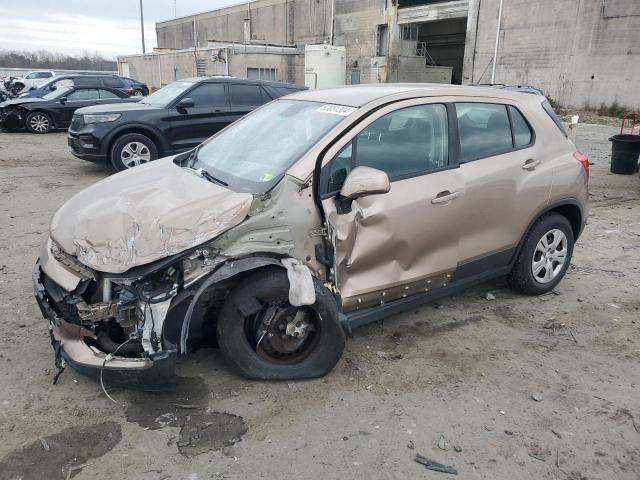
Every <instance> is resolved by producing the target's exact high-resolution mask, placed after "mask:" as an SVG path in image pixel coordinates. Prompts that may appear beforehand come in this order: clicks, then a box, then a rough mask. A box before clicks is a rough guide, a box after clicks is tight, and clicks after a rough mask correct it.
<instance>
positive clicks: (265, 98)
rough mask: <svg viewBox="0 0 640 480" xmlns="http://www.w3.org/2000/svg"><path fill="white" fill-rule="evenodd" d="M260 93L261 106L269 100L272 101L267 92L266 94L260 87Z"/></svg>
mask: <svg viewBox="0 0 640 480" xmlns="http://www.w3.org/2000/svg"><path fill="white" fill-rule="evenodd" d="M260 92H262V101H261V102H260V104H261V105H262V104H263V103H269V102H270V101H271V100H273V98H274V97H273V96H272V95H270V94H269V92H267V91H266V90H265V89H264V88H262V87H260Z"/></svg>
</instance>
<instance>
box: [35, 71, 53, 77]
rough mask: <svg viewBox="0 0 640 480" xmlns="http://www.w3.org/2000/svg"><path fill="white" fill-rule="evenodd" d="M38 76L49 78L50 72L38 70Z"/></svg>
mask: <svg viewBox="0 0 640 480" xmlns="http://www.w3.org/2000/svg"><path fill="white" fill-rule="evenodd" d="M38 78H51V72H40V75H38Z"/></svg>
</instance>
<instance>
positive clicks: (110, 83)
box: [104, 77, 124, 88]
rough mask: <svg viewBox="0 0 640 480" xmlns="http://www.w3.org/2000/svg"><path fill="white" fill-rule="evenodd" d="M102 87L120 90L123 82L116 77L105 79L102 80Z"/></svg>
mask: <svg viewBox="0 0 640 480" xmlns="http://www.w3.org/2000/svg"><path fill="white" fill-rule="evenodd" d="M104 86H105V87H111V88H121V87H124V82H123V81H122V80H120V79H119V78H118V77H107V78H105V79H104Z"/></svg>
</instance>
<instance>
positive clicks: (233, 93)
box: [229, 84, 263, 107]
mask: <svg viewBox="0 0 640 480" xmlns="http://www.w3.org/2000/svg"><path fill="white" fill-rule="evenodd" d="M229 103H231V105H236V106H247V107H253V106H256V105H262V103H263V102H262V93H261V91H260V87H259V86H258V85H248V84H236V85H229Z"/></svg>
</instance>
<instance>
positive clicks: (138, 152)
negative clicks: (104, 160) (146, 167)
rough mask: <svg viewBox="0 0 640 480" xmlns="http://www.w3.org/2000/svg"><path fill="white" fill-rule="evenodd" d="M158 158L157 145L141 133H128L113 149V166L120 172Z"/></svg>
mask: <svg viewBox="0 0 640 480" xmlns="http://www.w3.org/2000/svg"><path fill="white" fill-rule="evenodd" d="M156 158H158V149H157V147H156V145H155V144H154V143H153V141H152V140H151V139H150V138H149V137H146V136H144V135H142V134H139V133H127V134H125V135H123V136H121V137H120V138H118V139H117V140H116V141H115V142H114V144H113V146H112V147H111V164H112V165H113V168H115V169H116V170H117V171H119V172H121V171H122V170H126V169H128V168H133V167H137V166H138V165H142V164H143V163H147V162H151V161H153V160H155V159H156Z"/></svg>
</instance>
